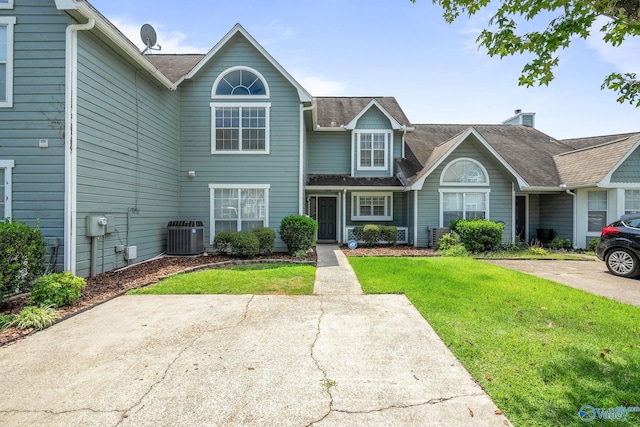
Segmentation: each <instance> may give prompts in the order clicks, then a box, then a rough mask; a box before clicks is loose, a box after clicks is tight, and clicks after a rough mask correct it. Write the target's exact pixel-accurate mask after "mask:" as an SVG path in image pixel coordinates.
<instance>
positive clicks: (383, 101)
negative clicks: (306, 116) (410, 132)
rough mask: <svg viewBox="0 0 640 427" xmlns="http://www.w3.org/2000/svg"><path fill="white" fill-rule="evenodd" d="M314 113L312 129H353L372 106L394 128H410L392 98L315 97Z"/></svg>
mask: <svg viewBox="0 0 640 427" xmlns="http://www.w3.org/2000/svg"><path fill="white" fill-rule="evenodd" d="M315 100H316V109H315V111H314V117H313V119H314V129H316V130H333V131H336V130H346V129H353V128H355V126H356V124H357V122H358V119H359V118H360V117H362V116H363V115H364V114H366V112H367V111H368V110H369V109H371V108H373V107H374V106H375V107H376V108H378V109H379V110H380V112H382V113H383V114H384V115H385V116H386V117H387V118H388V119H389V121H390V122H391V123H392V126H395V127H394V129H404V128H406V127H408V126H411V123H410V122H409V119H408V118H407V116H406V115H405V114H404V111H402V108H400V105H399V104H398V101H396V99H395V98H394V97H389V96H382V97H317V98H316V99H315Z"/></svg>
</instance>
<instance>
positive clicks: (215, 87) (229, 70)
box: [211, 66, 271, 99]
mask: <svg viewBox="0 0 640 427" xmlns="http://www.w3.org/2000/svg"><path fill="white" fill-rule="evenodd" d="M238 70H240V71H249V72H250V73H253V74H255V75H256V77H258V78H259V79H260V80H262V84H263V86H264V92H265V94H264V95H216V91H217V90H218V85H219V84H220V82H221V81H222V79H224V78H225V77H226V76H227V75H228V74H229V73H232V72H234V71H238ZM270 93H271V92H270V90H269V85H268V84H267V80H266V79H265V78H264V76H263V75H262V74H261V73H260V72H258V71H257V70H254V69H253V68H251V67H243V66H237V67H231V68H227V69H226V70H224V71H223V72H222V73H220V75H219V76H218V78H217V79H216V81H215V82H214V83H213V88H212V89H211V98H212V99H268V98H269V97H270Z"/></svg>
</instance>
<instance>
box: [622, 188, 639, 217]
mask: <svg viewBox="0 0 640 427" xmlns="http://www.w3.org/2000/svg"><path fill="white" fill-rule="evenodd" d="M631 191H633V192H636V193H640V190H636V189H626V190H624V213H625V214H626V215H628V214H631V213H640V206H638V209H627V199H628V197H629V192H631Z"/></svg>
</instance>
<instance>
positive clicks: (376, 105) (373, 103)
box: [344, 99, 403, 130]
mask: <svg viewBox="0 0 640 427" xmlns="http://www.w3.org/2000/svg"><path fill="white" fill-rule="evenodd" d="M372 108H377V109H378V110H379V111H380V112H381V113H382V114H383V115H384V116H385V117H386V118H387V119H389V122H390V123H391V129H395V130H399V129H402V128H403V125H401V124H400V123H398V121H397V120H396V119H395V118H393V116H392V115H391V114H389V112H388V111H387V110H385V109H384V107H383V106H382V105H380V103H379V102H378V101H376V100H375V99H372V100H371V102H369V104H368V105H367V106H366V107H364V108H363V109H362V110H361V111H360V112H359V113H358V114H357V115H356V116H355V117H354V118H353V120H351V121H350V122H349V123H347V124H346V125H345V126H344V127H345V129H349V130H353V129H355V128H356V126H357V125H358V120H360V119H361V118H362V116H364V115H365V114H366V113H367V112H368V111H369V110H371V109H372Z"/></svg>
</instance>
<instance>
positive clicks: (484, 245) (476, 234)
mask: <svg viewBox="0 0 640 427" xmlns="http://www.w3.org/2000/svg"><path fill="white" fill-rule="evenodd" d="M503 230H504V224H500V223H497V222H493V221H489V220H488V219H471V220H465V219H461V220H459V221H456V223H455V230H454V231H455V232H456V233H458V235H459V236H460V240H461V241H462V244H463V245H464V247H465V248H467V250H468V251H469V252H471V253H478V252H488V251H493V250H495V249H496V248H498V246H500V243H501V242H502V232H503Z"/></svg>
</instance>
